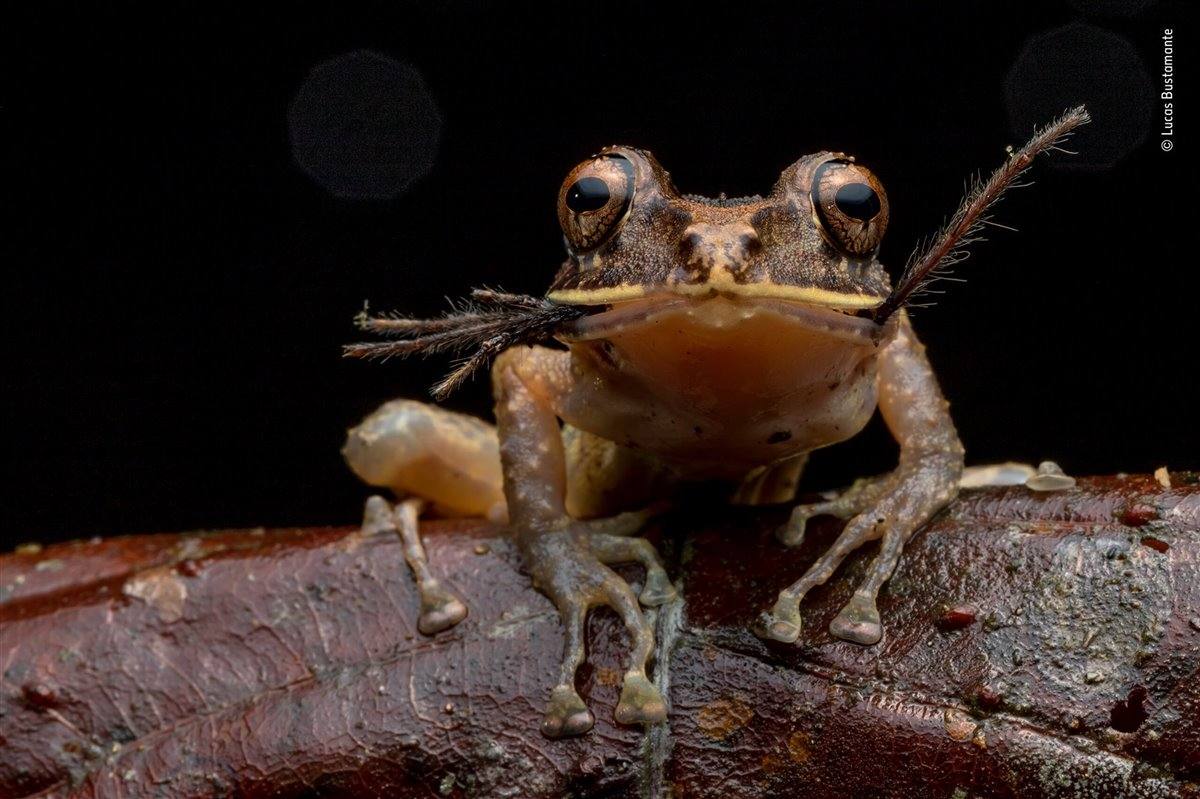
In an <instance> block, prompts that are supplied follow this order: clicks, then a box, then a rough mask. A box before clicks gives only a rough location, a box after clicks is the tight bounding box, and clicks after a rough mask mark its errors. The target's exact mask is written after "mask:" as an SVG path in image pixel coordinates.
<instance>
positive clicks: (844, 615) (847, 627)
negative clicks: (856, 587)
mask: <svg viewBox="0 0 1200 799" xmlns="http://www.w3.org/2000/svg"><path fill="white" fill-rule="evenodd" d="M829 632H830V634H831V635H833V636H834V637H835V638H841V639H842V640H843V641H850V642H851V643H855V644H862V645H863V646H871V645H873V644H877V643H879V641H880V639H881V638H883V624H881V623H880V620H879V609H878V608H877V607H875V598H874V597H873V596H866V595H861V594H857V593H856V594H855V595H854V596H853V598H851V600H850V601H849V602H847V603H846V606H845V607H844V608H842V609H841V611H839V612H838V615H837V616H835V617H834V619H833V621H831V622H830V623H829Z"/></svg>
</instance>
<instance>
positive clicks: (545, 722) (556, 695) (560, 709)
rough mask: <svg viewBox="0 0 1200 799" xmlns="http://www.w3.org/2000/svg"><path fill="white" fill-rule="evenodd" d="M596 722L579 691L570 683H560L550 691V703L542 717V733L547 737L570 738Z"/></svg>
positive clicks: (583, 731)
mask: <svg viewBox="0 0 1200 799" xmlns="http://www.w3.org/2000/svg"><path fill="white" fill-rule="evenodd" d="M595 723H596V717H595V716H593V715H592V711H590V710H588V709H587V705H585V704H584V703H583V699H582V698H581V697H580V696H579V693H578V692H577V691H576V690H575V689H574V688H573V687H571V686H569V685H560V686H558V687H557V688H555V689H554V690H553V691H552V692H551V693H550V704H549V705H547V707H546V715H545V717H544V718H543V719H542V735H545V736H546V737H547V738H568V737H570V736H573V735H583V734H584V733H585V732H587V731H588V730H590V729H591V728H592V726H593V725H594V724H595Z"/></svg>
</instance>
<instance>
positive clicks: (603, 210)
mask: <svg viewBox="0 0 1200 799" xmlns="http://www.w3.org/2000/svg"><path fill="white" fill-rule="evenodd" d="M633 177H634V175H633V164H632V163H630V161H629V159H628V158H626V157H625V156H623V155H617V154H616V153H607V154H605V155H601V156H599V157H597V158H593V159H592V160H590V161H584V162H583V163H582V164H580V165H579V166H577V167H575V169H573V170H571V174H569V175H567V179H566V180H565V181H563V185H562V188H561V189H560V190H559V192H558V221H559V224H561V225H562V230H563V235H564V236H566V237H567V245H568V246H569V247H570V249H571V251H572V252H583V251H586V250H594V249H596V248H597V247H599V246H600V245H601V244H603V243H604V242H606V241H608V239H609V238H610V237H611V236H612V235H613V233H615V232H616V231H617V229H618V228H620V227H621V224H622V223H623V222H624V221H625V217H626V216H628V214H629V207H630V205H631V204H632V203H633Z"/></svg>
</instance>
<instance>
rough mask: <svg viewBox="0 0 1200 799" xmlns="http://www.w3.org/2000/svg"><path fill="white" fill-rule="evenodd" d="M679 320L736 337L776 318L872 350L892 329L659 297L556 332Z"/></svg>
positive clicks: (742, 302) (788, 308) (765, 301)
mask: <svg viewBox="0 0 1200 799" xmlns="http://www.w3.org/2000/svg"><path fill="white" fill-rule="evenodd" d="M672 318H674V319H685V320H686V321H687V324H688V326H697V327H704V328H711V329H712V330H714V331H719V330H728V331H729V332H730V334H731V335H736V332H737V329H738V327H740V326H741V325H743V324H745V323H746V322H748V321H749V320H752V319H755V320H758V321H762V320H763V319H776V320H778V322H779V324H781V325H786V326H796V327H801V328H804V329H807V330H810V331H812V332H814V333H818V334H823V335H827V336H829V337H831V338H837V339H843V340H845V341H847V342H851V343H854V344H857V345H859V346H878V345H879V344H880V343H882V342H883V341H885V340H886V339H887V338H889V336H890V332H891V331H892V330H893V328H894V324H893V323H892V322H891V320H889V322H888V323H884V324H882V325H880V324H876V323H875V322H874V321H872V320H871V319H869V318H867V317H865V316H858V315H855V314H854V313H853V312H851V311H847V310H841V309H837V308H830V307H826V306H822V305H817V304H814V303H807V302H798V301H795V300H790V299H780V298H778V297H755V296H744V295H743V296H731V295H725V294H714V295H709V296H686V295H685V296H680V295H679V294H661V295H656V296H651V297H645V298H642V299H637V300H628V301H625V302H620V303H616V304H614V305H611V306H609V307H608V308H607V309H605V310H602V311H598V312H596V313H593V314H589V315H587V316H584V317H581V318H580V319H577V320H575V321H574V322H571V323H570V324H569V325H568V326H567V327H566V328H564V329H563V330H562V331H560V333H559V336H558V337H559V338H561V339H562V340H564V341H566V342H575V341H592V340H596V339H604V338H610V337H612V336H614V335H617V334H620V333H625V332H630V331H633V330H637V329H639V328H643V327H648V326H652V325H658V324H662V323H663V322H667V321H669V320H671V319H672Z"/></svg>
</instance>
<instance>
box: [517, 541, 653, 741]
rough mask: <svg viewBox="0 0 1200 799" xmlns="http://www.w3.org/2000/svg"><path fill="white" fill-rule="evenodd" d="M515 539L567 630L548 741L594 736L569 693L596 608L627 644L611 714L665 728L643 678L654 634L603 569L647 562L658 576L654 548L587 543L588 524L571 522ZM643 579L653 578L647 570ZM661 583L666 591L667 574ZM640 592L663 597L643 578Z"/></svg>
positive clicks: (625, 589) (587, 716) (623, 587)
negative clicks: (616, 619) (617, 620)
mask: <svg viewBox="0 0 1200 799" xmlns="http://www.w3.org/2000/svg"><path fill="white" fill-rule="evenodd" d="M521 538H522V539H523V546H524V549H525V557H526V561H527V563H528V565H529V568H530V571H531V572H532V573H533V578H534V585H535V586H536V587H537V588H539V589H540V590H542V591H544V592H545V593H546V594H547V595H548V596H549V597H550V599H551V601H553V602H554V604H555V605H556V606H557V607H558V609H559V613H560V614H561V615H562V619H563V625H564V628H565V642H564V652H563V662H562V669H561V671H560V673H559V679H558V683H557V684H556V685H555V686H554V689H553V690H552V691H551V692H550V703H549V705H548V706H547V708H546V715H545V718H544V720H543V721H542V733H543V734H544V735H546V736H547V737H550V738H561V737H565V736H569V735H580V734H582V733H584V732H587V731H588V730H590V729H591V728H592V724H593V722H594V717H593V716H592V714H591V713H590V712H589V711H588V709H587V707H586V706H585V705H584V703H583V700H582V699H581V698H580V696H579V693H578V691H576V690H575V672H576V671H577V670H578V668H579V665H580V664H581V663H582V662H583V659H584V642H585V636H584V630H585V621H586V619H587V612H588V610H589V609H591V608H593V607H596V606H598V605H608V606H609V607H611V608H612V609H613V610H615V611H616V612H617V614H618V615H619V616H620V617H621V619H622V621H623V622H624V623H625V629H626V630H627V631H628V633H629V637H630V640H631V642H632V651H631V653H630V659H629V666H628V669H627V670H626V672H625V678H624V683H623V685H622V688H621V698H620V701H619V702H618V703H617V708H616V712H615V717H616V719H617V721H618V722H620V723H622V724H637V723H641V724H654V723H658V722H661V721H664V720H665V719H666V715H667V708H666V702H665V701H664V700H663V698H662V695H661V694H660V693H659V692H658V689H656V688H655V687H654V685H653V683H651V682H650V681H649V679H647V677H646V662H647V660H648V659H649V658H650V655H651V652H652V651H653V649H654V632H653V630H652V629H651V628H650V625H649V624H648V623H647V622H646V619H645V618H644V617H643V616H642V611H641V608H639V607H638V600H637V598H636V597H634V595H633V591H632V590H631V589H630V587H629V585H628V583H626V582H625V581H624V580H623V579H621V577H620V576H619V575H618V574H616V572H614V571H612V569H610V568H609V567H608V566H607V565H605V564H606V563H616V562H619V561H627V560H636V561H640V562H642V563H643V564H647V560H651V561H652V562H653V564H654V567H655V568H656V569H657V570H659V571H661V569H662V567H661V565H659V564H658V563H657V555H655V554H654V549H653V547H651V546H650V545H649V543H648V542H646V541H644V540H643V539H637V538H621V537H616V536H611V535H608V534H604V533H593V534H590V535H589V534H588V532H587V525H586V523H579V522H570V523H569V524H568V525H567V526H566V528H565V529H558V530H550V531H545V532H539V533H535V534H532V535H526V536H522V537H521ZM647 571H648V572H650V571H651V569H650V566H649V565H647ZM661 580H662V581H665V582H666V585H667V586H669V585H670V582H669V581H666V576H665V574H663V575H662V578H661ZM646 584H647V589H649V588H650V586H652V585H654V586H656V592H657V593H658V594H659V595H662V594H665V593H666V591H665V589H663V588H662V586H661V584H660V580H659V579H658V578H654V579H652V578H650V577H649V576H648V577H647V581H646ZM673 591H674V589H673V587H672V588H671V592H672V593H673ZM645 597H646V591H645V590H644V591H643V598H645ZM651 598H652V599H657V598H659V596H653V597H651ZM664 601H665V600H664Z"/></svg>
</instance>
